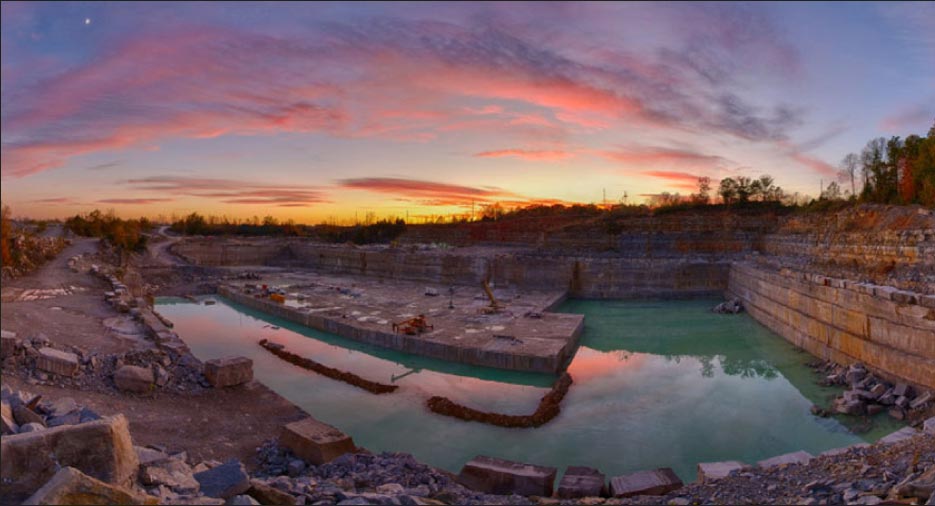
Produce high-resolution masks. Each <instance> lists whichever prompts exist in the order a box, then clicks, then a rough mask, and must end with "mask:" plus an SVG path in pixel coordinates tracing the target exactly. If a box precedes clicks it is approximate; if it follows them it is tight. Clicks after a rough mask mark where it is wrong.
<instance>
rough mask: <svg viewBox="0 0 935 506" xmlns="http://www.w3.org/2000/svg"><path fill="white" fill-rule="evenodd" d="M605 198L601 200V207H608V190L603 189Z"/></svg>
mask: <svg viewBox="0 0 935 506" xmlns="http://www.w3.org/2000/svg"><path fill="white" fill-rule="evenodd" d="M601 191H602V192H603V197H602V198H601V206H602V207H607V188H602V189H601Z"/></svg>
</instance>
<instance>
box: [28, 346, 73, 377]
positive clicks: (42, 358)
mask: <svg viewBox="0 0 935 506" xmlns="http://www.w3.org/2000/svg"><path fill="white" fill-rule="evenodd" d="M36 367H37V368H38V369H41V370H43V371H46V372H50V373H53V374H59V375H61V376H74V375H75V373H76V372H78V355H75V354H74V353H68V352H67V351H59V350H56V349H52V348H48V347H46V348H39V356H38V357H36Z"/></svg>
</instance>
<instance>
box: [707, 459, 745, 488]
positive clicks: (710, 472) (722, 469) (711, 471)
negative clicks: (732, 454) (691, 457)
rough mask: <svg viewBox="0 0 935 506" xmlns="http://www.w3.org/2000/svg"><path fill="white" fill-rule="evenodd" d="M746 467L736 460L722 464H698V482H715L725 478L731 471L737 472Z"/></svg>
mask: <svg viewBox="0 0 935 506" xmlns="http://www.w3.org/2000/svg"><path fill="white" fill-rule="evenodd" d="M745 467H747V465H746V464H744V463H743V462H740V461H737V460H726V461H724V462H702V463H700V464H698V481H699V482H700V483H704V482H706V481H710V480H717V479H720V478H725V477H727V476H728V475H729V474H730V473H731V471H737V470H740V469H743V468H745Z"/></svg>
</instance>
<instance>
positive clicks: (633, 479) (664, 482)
mask: <svg viewBox="0 0 935 506" xmlns="http://www.w3.org/2000/svg"><path fill="white" fill-rule="evenodd" d="M680 488H682V480H680V479H679V477H678V476H676V474H675V472H674V471H673V470H672V469H671V468H668V467H663V468H661V469H655V470H653V471H640V472H638V473H633V474H625V475H623V476H614V477H613V478H611V479H610V495H612V496H614V497H631V496H634V495H663V494H667V493H669V492H671V491H673V490H678V489H680Z"/></svg>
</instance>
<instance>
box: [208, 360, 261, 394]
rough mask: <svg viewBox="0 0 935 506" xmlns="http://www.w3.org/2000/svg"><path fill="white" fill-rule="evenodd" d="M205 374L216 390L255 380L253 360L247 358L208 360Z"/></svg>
mask: <svg viewBox="0 0 935 506" xmlns="http://www.w3.org/2000/svg"><path fill="white" fill-rule="evenodd" d="M204 374H205V378H206V379H207V380H208V383H211V386H213V387H214V388H223V387H232V386H235V385H241V384H243V383H247V382H250V381H252V380H253V360H250V359H249V358H246V357H227V358H216V359H214V360H208V361H207V362H205V368H204Z"/></svg>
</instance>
